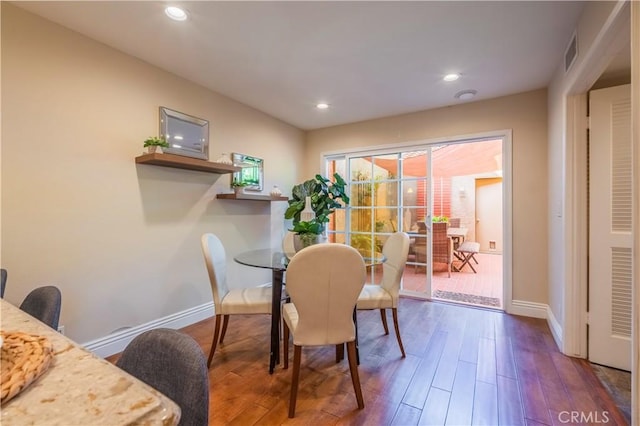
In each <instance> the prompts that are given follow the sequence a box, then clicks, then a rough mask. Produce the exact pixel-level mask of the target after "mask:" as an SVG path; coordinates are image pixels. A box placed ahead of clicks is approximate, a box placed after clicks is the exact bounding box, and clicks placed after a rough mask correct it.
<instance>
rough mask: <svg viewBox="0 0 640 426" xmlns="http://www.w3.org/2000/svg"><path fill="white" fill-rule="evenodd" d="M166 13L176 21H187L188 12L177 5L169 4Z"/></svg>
mask: <svg viewBox="0 0 640 426" xmlns="http://www.w3.org/2000/svg"><path fill="white" fill-rule="evenodd" d="M164 13H165V14H166V15H167V16H168V17H169V18H171V19H173V20H174V21H186V20H187V12H185V11H184V10H183V9H180V8H179V7H176V6H169V7H167V8H165V9H164Z"/></svg>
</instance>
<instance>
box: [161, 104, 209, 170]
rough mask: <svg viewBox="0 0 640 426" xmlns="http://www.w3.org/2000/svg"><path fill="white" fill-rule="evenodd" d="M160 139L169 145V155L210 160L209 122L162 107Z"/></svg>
mask: <svg viewBox="0 0 640 426" xmlns="http://www.w3.org/2000/svg"><path fill="white" fill-rule="evenodd" d="M160 137H162V138H164V140H166V141H167V142H168V143H169V148H163V151H164V152H166V153H169V154H176V155H185V156H187V157H194V158H201V159H203V160H208V159H209V122H208V121H207V120H203V119H202V118H197V117H193V116H191V115H187V114H184V113H182V112H178V111H174V110H172V109H169V108H165V107H160Z"/></svg>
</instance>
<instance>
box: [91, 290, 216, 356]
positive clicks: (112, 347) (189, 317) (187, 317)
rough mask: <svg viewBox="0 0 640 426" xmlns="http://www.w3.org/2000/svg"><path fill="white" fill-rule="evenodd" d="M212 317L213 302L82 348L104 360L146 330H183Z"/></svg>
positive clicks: (127, 330) (120, 350)
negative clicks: (161, 328)
mask: <svg viewBox="0 0 640 426" xmlns="http://www.w3.org/2000/svg"><path fill="white" fill-rule="evenodd" d="M212 315H213V302H208V303H205V304H203V305H200V306H194V307H193V308H189V309H187V310H184V311H181V312H176V313H175V314H171V315H168V316H166V317H163V318H158V319H156V320H153V321H150V322H148V323H145V324H140V325H137V326H135V327H130V328H126V329H124V330H121V331H118V332H115V333H112V334H110V335H108V336H105V337H101V338H98V339H95V340H92V341H90V342H87V343H84V344H83V345H82V346H84V347H85V349H87V350H89V351H91V352H93V353H95V354H96V355H98V356H99V357H102V358H106V357H108V356H111V355H114V354H117V353H120V352H122V351H123V350H124V348H125V347H127V345H128V344H129V342H131V341H132V340H133V339H134V338H135V337H136V336H137V335H139V334H142V333H143V332H145V331H147V330H152V329H154V328H160V327H163V328H173V329H178V328H183V327H186V326H188V325H191V324H195V323H196V322H199V321H202V320H204V319H207V318H209V317H211V316H212Z"/></svg>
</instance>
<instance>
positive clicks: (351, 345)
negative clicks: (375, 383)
mask: <svg viewBox="0 0 640 426" xmlns="http://www.w3.org/2000/svg"><path fill="white" fill-rule="evenodd" d="M347 356H348V357H349V371H350V372H351V382H352V383H353V390H354V391H355V392H356V400H357V401H358V408H360V409H363V408H364V399H363V398H362V389H361V388H360V376H359V375H358V365H357V362H356V342H355V341H351V342H347ZM289 417H291V416H289Z"/></svg>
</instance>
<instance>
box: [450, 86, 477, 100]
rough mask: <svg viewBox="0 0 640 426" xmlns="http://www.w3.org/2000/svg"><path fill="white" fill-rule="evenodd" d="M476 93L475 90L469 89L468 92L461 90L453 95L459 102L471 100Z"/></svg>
mask: <svg viewBox="0 0 640 426" xmlns="http://www.w3.org/2000/svg"><path fill="white" fill-rule="evenodd" d="M477 93H478V91H477V90H473V89H469V90H461V91H459V92H458V93H456V94H455V95H453V97H454V98H456V99H460V100H461V101H468V100H469V99H473V97H474V96H475V95H476V94H477Z"/></svg>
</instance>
